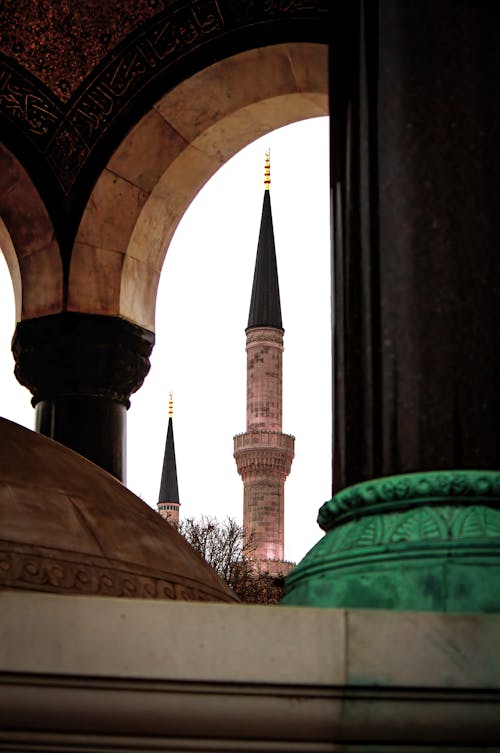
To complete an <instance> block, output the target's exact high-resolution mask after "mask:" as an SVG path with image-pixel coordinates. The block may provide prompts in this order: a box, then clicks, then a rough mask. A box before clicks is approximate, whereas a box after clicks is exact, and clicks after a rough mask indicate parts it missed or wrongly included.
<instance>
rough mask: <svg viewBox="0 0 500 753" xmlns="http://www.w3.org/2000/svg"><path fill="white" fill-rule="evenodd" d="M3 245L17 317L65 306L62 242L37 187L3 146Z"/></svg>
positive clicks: (0, 205) (0, 186)
mask: <svg viewBox="0 0 500 753" xmlns="http://www.w3.org/2000/svg"><path fill="white" fill-rule="evenodd" d="M0 247H1V248H2V251H3V253H4V256H5V258H6V261H7V265H8V267H9V271H10V275H11V278H12V284H13V287H14V297H15V302H16V320H17V321H21V319H31V318H34V317H38V316H44V315H47V314H54V313H57V312H59V311H61V310H62V307H63V270H62V263H61V256H60V253H59V246H58V243H57V241H56V238H55V235H54V229H53V226H52V221H51V219H50V217H49V214H48V212H47V209H46V207H45V204H44V203H43V201H42V199H41V197H40V195H39V193H38V191H37V189H36V188H35V186H34V184H33V182H32V180H31V178H30V177H29V175H28V173H27V172H26V170H25V169H24V167H23V166H22V165H21V163H20V162H19V161H18V160H17V159H16V158H15V157H14V156H13V155H12V153H11V152H10V151H9V150H8V149H7V148H6V147H5V146H4V145H0Z"/></svg>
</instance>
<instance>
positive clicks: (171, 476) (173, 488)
mask: <svg viewBox="0 0 500 753" xmlns="http://www.w3.org/2000/svg"><path fill="white" fill-rule="evenodd" d="M173 413H174V404H173V396H172V393H170V399H169V401H168V429H167V441H166V442H165V456H164V458H163V471H162V474H161V484H160V494H159V496H158V512H159V513H160V515H161V516H162V518H165V520H168V522H169V523H173V524H174V525H175V524H177V523H178V522H179V507H180V502H179V487H178V485H177V465H176V462H175V447H174V425H173V421H172V417H173Z"/></svg>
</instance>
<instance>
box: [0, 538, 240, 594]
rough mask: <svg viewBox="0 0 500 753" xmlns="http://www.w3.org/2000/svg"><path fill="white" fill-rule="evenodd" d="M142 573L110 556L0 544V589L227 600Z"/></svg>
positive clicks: (176, 579) (172, 578)
mask: <svg viewBox="0 0 500 753" xmlns="http://www.w3.org/2000/svg"><path fill="white" fill-rule="evenodd" d="M142 570H143V571H142V572H138V567H137V565H136V564H134V565H131V567H130V569H129V570H127V567H126V563H124V562H121V561H120V562H119V561H114V560H112V559H110V558H105V557H96V556H93V557H89V556H85V555H83V554H81V553H78V554H73V553H72V552H68V551H65V550H57V549H52V548H50V549H48V548H47V547H37V548H35V547H30V546H23V545H20V544H13V543H12V542H8V541H0V588H9V589H11V588H13V589H21V590H23V589H26V590H29V591H50V592H51V593H59V594H82V595H87V596H90V595H91V596H116V597H127V598H134V599H177V600H182V601H219V600H221V599H223V598H224V597H225V596H226V594H225V593H222V591H218V590H217V589H216V588H211V587H210V586H207V585H206V584H200V583H195V582H193V581H192V580H191V579H190V578H189V577H184V576H178V575H173V574H170V573H164V574H162V575H159V574H158V572H154V571H152V570H151V571H148V570H147V568H142ZM226 598H227V597H226ZM235 601H236V599H235Z"/></svg>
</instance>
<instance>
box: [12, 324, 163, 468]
mask: <svg viewBox="0 0 500 753" xmlns="http://www.w3.org/2000/svg"><path fill="white" fill-rule="evenodd" d="M153 343H154V335H153V333H152V332H149V331H148V330H145V329H143V328H141V327H138V326H137V325H134V324H131V323H130V322H127V321H126V320H124V319H120V318H118V317H113V316H100V315H91V314H79V313H62V314H56V315H53V316H46V317H41V318H40V319H29V320H26V321H22V322H20V323H19V324H18V326H17V329H16V333H15V335H14V340H13V346H12V349H13V352H14V357H15V360H16V368H15V374H16V377H17V379H18V380H19V382H20V383H21V384H23V385H25V386H26V387H28V389H29V390H30V391H31V392H32V394H33V400H32V403H33V406H34V407H35V424H36V430H37V431H39V432H40V433H41V434H45V435H46V436H48V437H51V438H52V439H55V440H57V441H58V442H61V443H62V444H64V445H66V446H67V447H70V448H71V449H73V450H76V452H79V453H80V454H81V455H83V456H84V457H86V458H88V459H89V460H91V461H92V462H94V463H96V464H97V465H99V466H101V468H104V469H105V470H106V471H108V472H109V473H111V474H113V475H114V476H116V478H118V479H119V480H121V481H123V482H124V481H125V476H126V419H127V415H126V412H127V409H128V407H129V405H130V403H129V398H130V395H131V393H132V392H135V390H137V389H138V388H139V387H140V386H141V384H142V383H143V381H144V377H145V376H146V374H147V373H148V371H149V356H150V353H151V350H152V347H153Z"/></svg>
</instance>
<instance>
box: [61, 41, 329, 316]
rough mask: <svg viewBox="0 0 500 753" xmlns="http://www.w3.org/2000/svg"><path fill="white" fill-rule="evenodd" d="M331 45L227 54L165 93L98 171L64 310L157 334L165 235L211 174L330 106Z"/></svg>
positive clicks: (295, 45) (276, 47)
mask: <svg viewBox="0 0 500 753" xmlns="http://www.w3.org/2000/svg"><path fill="white" fill-rule="evenodd" d="M327 70H328V64H327V47H326V45H322V44H314V43H289V44H280V45H273V46H269V47H263V48H259V49H252V50H249V51H247V52H243V53H240V54H237V55H234V56H232V57H229V58H226V59H224V60H221V61H219V62H217V63H215V64H213V65H211V66H209V67H208V68H205V69H203V70H202V71H200V72H199V73H197V74H195V75H193V76H192V77H191V78H188V79H186V80H185V81H183V82H182V83H181V84H179V85H178V86H176V87H175V88H174V89H172V90H171V91H169V92H168V93H167V94H165V95H164V96H163V97H162V98H161V99H160V100H159V101H158V102H157V103H156V104H155V105H154V106H153V107H152V108H151V110H150V111H149V112H148V113H146V115H145V116H144V117H143V118H142V119H141V120H140V121H139V122H138V123H137V125H136V126H135V127H134V128H133V129H132V131H131V132H130V133H129V134H128V135H127V137H126V138H125V139H124V141H123V142H122V143H121V145H120V146H119V148H118V149H117V150H116V151H115V153H114V154H113V156H112V158H111V160H110V161H109V163H108V165H107V166H106V168H105V170H104V171H103V172H102V174H101V175H100V177H99V179H98V181H97V183H96V185H95V187H94V189H93V191H92V194H91V196H90V199H89V201H88V203H87V206H86V209H85V212H84V214H83V218H82V221H81V223H80V227H79V230H78V234H77V237H76V241H75V245H74V249H73V254H72V259H71V266H70V275H69V290H68V309H69V310H71V311H79V312H84V313H95V314H110V315H115V316H121V317H124V318H126V319H128V320H130V321H132V322H134V323H136V324H138V325H140V326H142V327H145V328H146V329H149V330H152V331H154V314H155V303H156V291H157V286H158V281H159V276H160V272H161V268H162V265H163V261H164V259H165V255H166V252H167V248H168V245H169V242H170V240H171V238H172V236H173V234H174V231H175V228H176V227H177V224H178V223H179V221H180V219H181V217H182V215H183V213H184V212H185V210H186V208H187V207H188V206H189V204H190V203H191V201H192V200H193V198H194V197H195V196H196V194H197V193H198V191H199V190H200V189H201V188H202V186H203V185H204V184H205V183H206V181H207V180H208V179H209V178H210V177H211V176H212V175H213V174H214V173H215V172H216V171H217V170H218V169H219V167H220V166H221V165H223V164H224V163H225V162H226V161H227V160H228V159H230V158H231V157H232V156H233V155H234V154H236V152H238V151H239V150H240V149H242V148H243V147H244V146H246V145H247V144H249V143H250V142H252V141H254V140H255V139H257V138H258V137H260V136H262V135H264V134H265V133H268V132H269V131H271V130H274V129H275V128H279V127H281V126H284V125H287V124H289V123H292V122H294V121H297V120H302V119H305V118H309V117H315V116H320V115H325V114H327V113H328V83H327Z"/></svg>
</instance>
